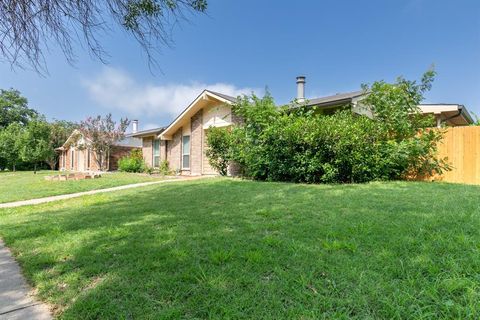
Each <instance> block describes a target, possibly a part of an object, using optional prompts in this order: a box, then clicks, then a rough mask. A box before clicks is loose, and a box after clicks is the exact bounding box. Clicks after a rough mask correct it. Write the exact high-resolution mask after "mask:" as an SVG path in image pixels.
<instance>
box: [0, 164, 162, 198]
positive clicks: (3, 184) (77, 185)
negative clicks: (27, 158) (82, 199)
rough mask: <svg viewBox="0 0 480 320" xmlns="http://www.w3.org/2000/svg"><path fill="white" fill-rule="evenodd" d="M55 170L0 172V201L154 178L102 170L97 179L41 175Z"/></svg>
mask: <svg viewBox="0 0 480 320" xmlns="http://www.w3.org/2000/svg"><path fill="white" fill-rule="evenodd" d="M58 173H59V172H58V171H39V172H37V174H34V173H33V171H17V172H2V171H0V203H4V202H11V201H18V200H27V199H35V198H41V197H47V196H55V195H59V194H67V193H75V192H81V191H88V190H94V189H105V188H110V187H116V186H121V185H125V184H130V183H138V182H147V181H154V180H156V179H158V178H154V177H151V176H144V175H138V174H133V173H121V172H112V173H105V174H103V175H102V177H101V178H99V179H88V180H78V181H75V180H69V181H46V180H45V178H44V177H45V176H48V175H53V174H58Z"/></svg>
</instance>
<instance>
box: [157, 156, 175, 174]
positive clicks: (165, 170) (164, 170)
mask: <svg viewBox="0 0 480 320" xmlns="http://www.w3.org/2000/svg"><path fill="white" fill-rule="evenodd" d="M159 171H160V174H162V175H164V176H168V175H171V174H172V170H170V165H169V163H168V161H167V160H162V161H161V162H160V166H159Z"/></svg>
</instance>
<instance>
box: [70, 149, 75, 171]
mask: <svg viewBox="0 0 480 320" xmlns="http://www.w3.org/2000/svg"><path fill="white" fill-rule="evenodd" d="M71 155H72V156H71V157H70V169H72V170H73V162H74V159H75V150H72V153H71Z"/></svg>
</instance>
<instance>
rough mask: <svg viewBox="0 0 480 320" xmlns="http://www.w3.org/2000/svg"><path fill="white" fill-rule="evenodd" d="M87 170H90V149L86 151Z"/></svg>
mask: <svg viewBox="0 0 480 320" xmlns="http://www.w3.org/2000/svg"><path fill="white" fill-rule="evenodd" d="M87 169H88V170H90V149H88V150H87Z"/></svg>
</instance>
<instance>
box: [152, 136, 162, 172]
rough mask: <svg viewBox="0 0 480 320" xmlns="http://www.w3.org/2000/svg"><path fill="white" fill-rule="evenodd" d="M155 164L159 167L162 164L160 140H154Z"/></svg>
mask: <svg viewBox="0 0 480 320" xmlns="http://www.w3.org/2000/svg"><path fill="white" fill-rule="evenodd" d="M153 166H154V167H155V168H158V167H159V166H160V140H159V139H155V140H153Z"/></svg>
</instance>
